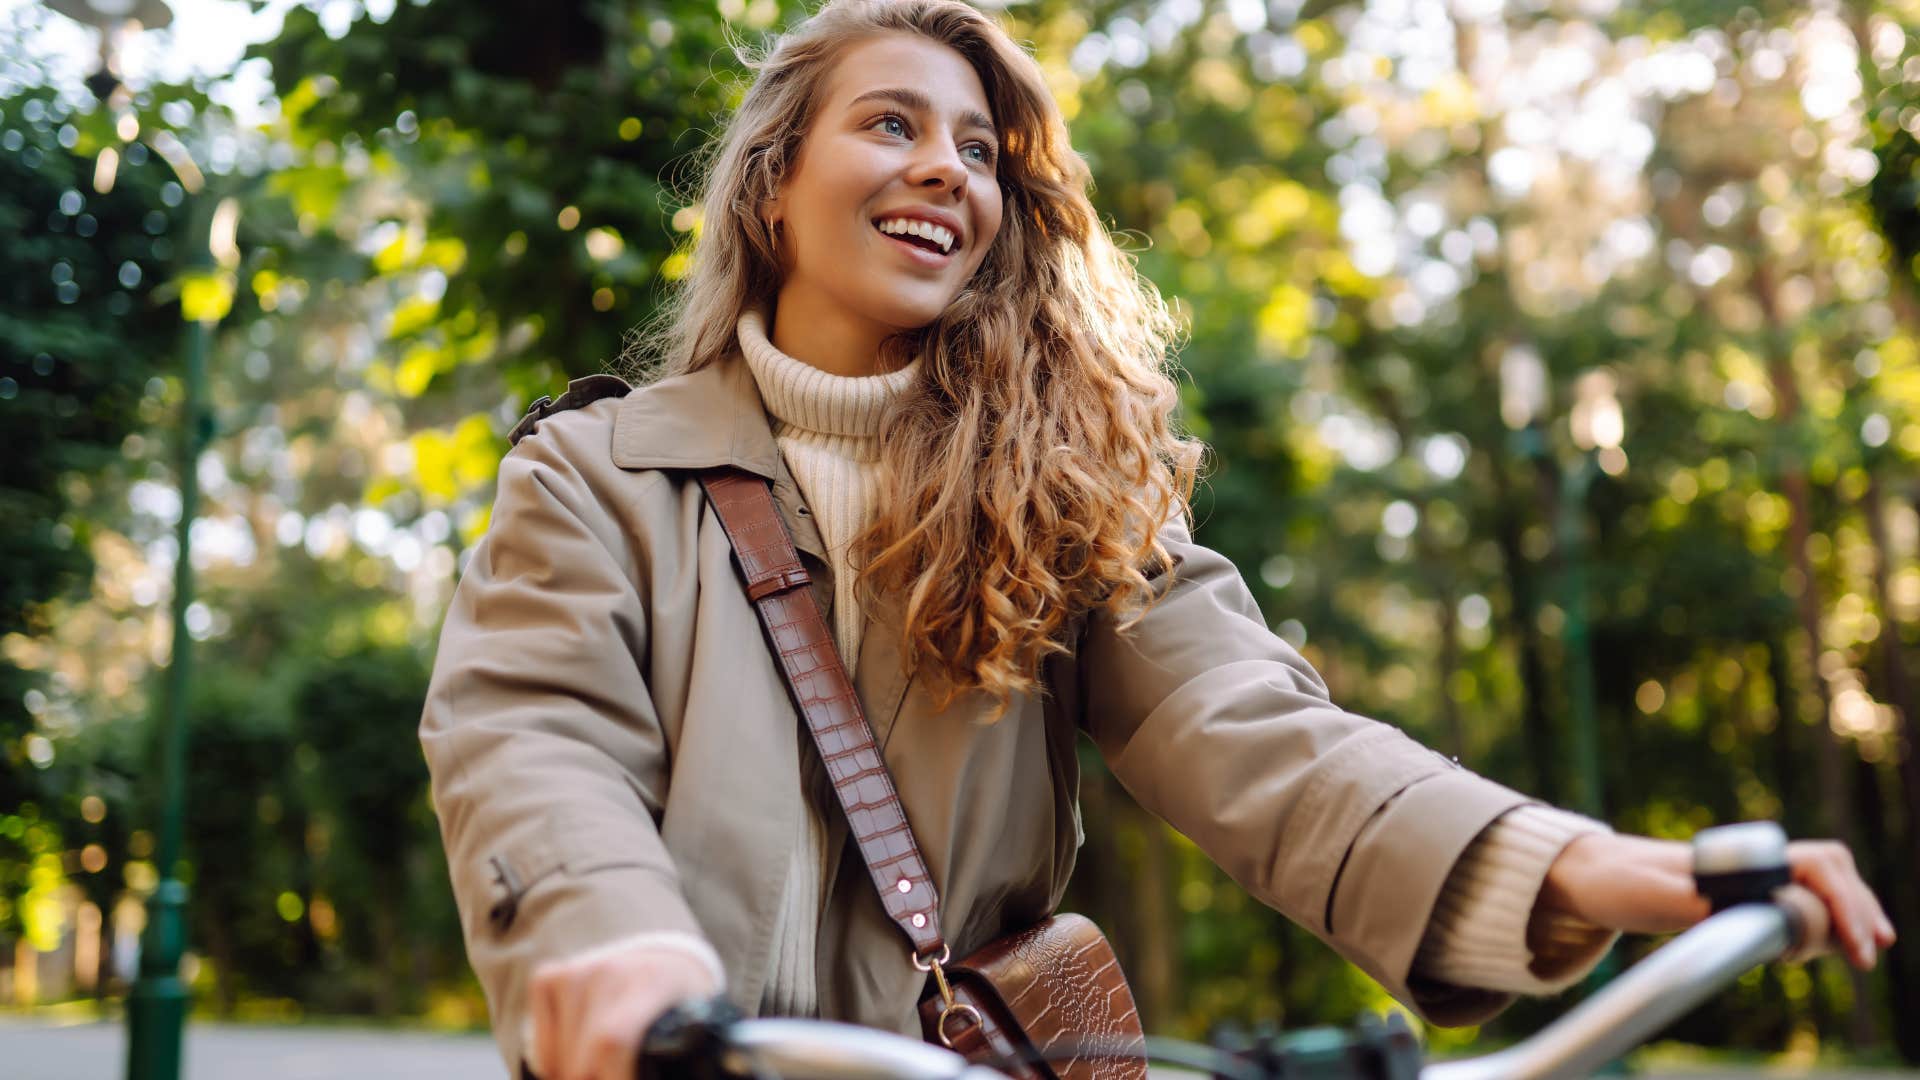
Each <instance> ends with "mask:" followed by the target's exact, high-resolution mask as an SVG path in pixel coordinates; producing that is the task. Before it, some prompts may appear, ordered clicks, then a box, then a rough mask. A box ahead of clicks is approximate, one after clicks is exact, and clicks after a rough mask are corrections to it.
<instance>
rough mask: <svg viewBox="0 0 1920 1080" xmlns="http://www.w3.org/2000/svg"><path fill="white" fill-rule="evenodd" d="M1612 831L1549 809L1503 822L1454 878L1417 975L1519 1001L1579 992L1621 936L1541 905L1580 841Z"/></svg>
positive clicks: (1518, 811) (1464, 858)
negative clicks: (1550, 873)
mask: <svg viewBox="0 0 1920 1080" xmlns="http://www.w3.org/2000/svg"><path fill="white" fill-rule="evenodd" d="M1608 831H1610V830H1608V828H1607V827H1606V826H1605V825H1603V824H1601V823H1600V822H1598V821H1594V820H1593V819H1591V818H1586V817H1582V816H1580V815H1578V814H1571V813H1568V812H1566V811H1564V810H1556V809H1553V808H1552V807H1547V806H1539V805H1528V806H1522V807H1516V808H1515V809H1513V810H1512V811H1510V812H1508V813H1506V814H1504V815H1502V816H1501V817H1500V818H1499V819H1498V820H1496V821H1495V822H1494V823H1493V824H1491V825H1489V826H1487V828H1486V830H1485V831H1484V832H1482V833H1481V834H1480V835H1479V836H1478V837H1476V838H1475V839H1474V842H1473V843H1472V844H1471V845H1469V846H1468V848H1467V850H1466V851H1465V852H1464V853H1462V854H1461V856H1460V861H1459V862H1458V863H1456V864H1455V866H1454V869H1453V871H1452V873H1450V874H1449V875H1448V876H1447V882H1446V886H1445V888H1443V889H1442V890H1441V893H1440V899H1439V901H1438V902H1437V903H1436V904H1435V905H1434V910H1433V918H1432V919H1431V921H1429V923H1428V924H1427V931H1426V934H1425V935H1424V937H1423V938H1422V939H1421V943H1420V951H1419V953H1418V955H1417V956H1416V957H1415V960H1414V968H1415V969H1416V970H1417V971H1418V972H1419V973H1420V974H1421V976H1423V977H1424V978H1427V979H1432V980H1437V981H1439V982H1443V983H1450V984H1452V985H1455V986H1462V987H1476V988H1480V989H1486V990H1498V991H1503V992H1508V993H1518V994H1552V993H1557V992H1559V991H1561V990H1564V989H1566V988H1567V987H1568V986H1571V985H1573V984H1574V983H1575V982H1578V981H1579V980H1580V978H1581V977H1582V976H1584V975H1585V974H1586V973H1587V972H1588V971H1589V970H1590V969H1591V968H1592V967H1593V966H1594V965H1595V964H1597V963H1599V961H1600V958H1601V957H1602V956H1604V955H1606V952H1607V950H1608V949H1609V948H1611V947H1612V945H1613V942H1614V939H1615V938H1617V937H1618V936H1619V935H1618V934H1615V933H1614V932H1612V931H1609V930H1604V929H1601V928H1600V927H1597V926H1594V925H1593V924H1591V923H1589V922H1587V921H1585V920H1583V919H1579V918H1575V917H1573V916H1570V915H1563V914H1557V913H1547V912H1540V911H1536V910H1535V905H1536V901H1537V900H1538V898H1539V895H1540V887H1541V886H1542V885H1543V884H1544V883H1545V882H1546V878H1547V869H1548V868H1549V867H1550V866H1552V865H1553V861H1554V860H1555V859H1557V858H1558V857H1559V856H1560V852H1561V851H1562V850H1564V849H1565V848H1566V846H1567V845H1568V844H1569V843H1572V842H1573V840H1574V839H1575V838H1577V837H1580V836H1584V835H1586V834H1588V833H1595V832H1608ZM1529 939H1531V940H1532V942H1533V945H1534V946H1536V947H1537V948H1536V947H1530V946H1529V944H1528V942H1529Z"/></svg>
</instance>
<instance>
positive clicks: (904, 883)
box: [893, 878, 913, 893]
mask: <svg viewBox="0 0 1920 1080" xmlns="http://www.w3.org/2000/svg"><path fill="white" fill-rule="evenodd" d="M893 887H894V888H896V889H899V890H900V891H901V892H903V893H910V892H912V891H913V882H911V881H908V880H907V879H906V878H901V879H900V880H899V881H897V882H895V883H894V886H893Z"/></svg>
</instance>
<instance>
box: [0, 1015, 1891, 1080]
mask: <svg viewBox="0 0 1920 1080" xmlns="http://www.w3.org/2000/svg"><path fill="white" fill-rule="evenodd" d="M125 1054H126V1036H125V1029H124V1028H123V1027H122V1026H121V1024H120V1023H119V1022H118V1021H114V1022H111V1023H85V1024H74V1025H69V1026H57V1025H53V1024H48V1023H46V1022H43V1021H33V1020H28V1019H24V1018H21V1017H6V1016H0V1077H3V1078H5V1080H121V1077H122V1076H123V1075H124V1074H125V1069H126V1065H125V1061H124V1057H125ZM184 1075H185V1078H186V1080H336V1078H343V1077H351V1078H352V1080H438V1078H440V1077H449V1078H458V1080H506V1069H505V1068H504V1067H502V1066H501V1064H500V1058H499V1057H498V1056H497V1055H496V1054H495V1052H494V1048H493V1040H492V1039H490V1038H488V1037H486V1036H485V1035H441V1034H434V1033H430V1032H414V1031H391V1030H384V1029H378V1028H350V1027H326V1026H320V1025H314V1026H307V1027H268V1026H259V1025H250V1024H248V1025H241V1024H209V1023H199V1024H192V1025H189V1026H188V1028H187V1052H186V1069H185V1073H184ZM1156 1075H1160V1074H1159V1072H1158V1070H1156ZM1165 1075H1166V1076H1168V1077H1175V1076H1181V1075H1183V1074H1180V1073H1177V1072H1169V1073H1167V1074H1165ZM1185 1075H1191V1074H1185ZM1636 1080H1920V1072H1914V1071H1892V1070H1886V1071H1878V1072H1856V1071H1845V1072H1838V1071H1826V1072H1795V1071H1789V1070H1759V1069H1753V1070H1744V1071H1742V1070H1734V1069H1713V1068H1701V1069H1698V1070H1694V1069H1685V1070H1683V1069H1678V1068H1675V1069H1663V1070H1661V1071H1659V1072H1646V1073H1640V1074H1637V1076H1636Z"/></svg>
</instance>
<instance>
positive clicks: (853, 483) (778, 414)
mask: <svg viewBox="0 0 1920 1080" xmlns="http://www.w3.org/2000/svg"><path fill="white" fill-rule="evenodd" d="M739 337H740V351H741V353H742V354H743V355H744V356H745V357H746V360H747V367H748V368H749V369H750V370H751V371H752V372H753V378H754V382H755V383H757V384H758V385H759V387H760V400H761V401H762V402H764V403H765V405H766V407H767V416H768V418H769V419H770V420H771V421H772V426H773V439H774V442H775V443H777V444H779V447H780V457H781V459H782V460H784V461H785V462H786V463H787V471H788V472H790V473H792V474H793V479H794V482H795V483H796V484H798V485H799V486H800V495H801V497H802V498H804V499H805V500H806V503H807V505H808V506H809V507H810V508H812V510H813V515H814V521H815V523H817V524H818V525H819V527H820V539H821V541H822V542H823V543H824V544H825V545H826V548H827V558H828V561H829V562H830V563H831V564H832V566H833V638H834V643H835V644H837V645H839V646H840V658H841V662H842V663H844V664H845V665H846V668H847V672H848V674H849V676H851V674H852V672H853V671H854V670H855V668H856V667H857V666H858V664H859V662H860V634H861V630H862V629H863V627H864V625H865V616H864V613H863V612H862V611H861V610H860V603H859V600H858V598H857V597H856V596H855V594H854V587H853V583H854V578H855V576H856V572H855V568H854V566H853V560H852V552H851V550H850V545H851V544H852V542H853V538H854V537H855V536H857V535H859V533H860V530H861V529H862V528H864V527H865V526H866V523H867V520H868V518H869V516H870V515H871V514H872V512H873V507H874V504H875V502H876V498H877V496H876V491H877V488H878V484H879V473H880V469H879V464H880V421H881V419H882V418H883V417H884V416H885V415H886V411H887V407H888V406H890V405H892V404H893V402H894V400H895V399H896V398H898V397H899V396H900V395H901V393H902V392H904V391H905V390H906V389H907V387H909V386H911V385H912V384H913V380H914V379H915V378H916V377H918V373H919V361H918V360H917V359H916V360H915V361H914V362H913V363H911V364H909V365H907V366H906V367H904V368H901V369H900V370H899V371H892V372H888V373H886V374H884V375H868V376H863V377H848V376H844V375H832V374H829V373H827V372H825V371H821V370H820V369H819V368H816V367H814V366H812V365H810V364H806V363H803V362H802V361H799V360H795V359H794V358H793V357H791V356H788V355H787V354H786V353H783V352H781V351H780V350H779V349H776V348H774V346H773V343H772V342H771V341H769V340H767V324H766V317H765V316H764V315H762V314H761V313H760V312H758V311H749V312H747V313H746V314H744V315H742V316H740V324H739ZM801 738H803V739H804V738H807V735H806V734H805V733H804V732H803V733H802V735H801ZM801 758H802V760H803V761H810V760H812V759H811V758H810V757H809V756H808V755H805V754H803V755H801ZM793 775H794V782H795V783H796V784H798V785H799V786H800V793H801V802H802V804H803V805H805V806H806V807H807V813H806V815H805V818H806V820H804V821H801V822H798V823H796V825H797V829H796V832H797V835H796V837H795V843H794V846H793V861H792V864H791V866H790V867H789V870H788V874H787V891H786V895H785V897H784V899H783V900H782V902H781V905H780V910H781V918H780V925H779V927H778V928H777V929H776V930H775V932H774V944H773V973H772V976H771V977H770V978H769V979H768V980H767V993H766V998H765V1000H764V1001H763V1002H762V1006H763V1008H764V1009H765V1010H766V1011H767V1012H770V1013H773V1014H776V1015H781V1016H811V1015H813V1014H814V1013H815V1012H816V1011H817V1007H818V1003H817V1000H816V997H815V978H816V976H815V972H814V950H815V947H816V941H817V939H818V936H819V925H820V904H821V900H822V893H823V891H824V879H825V876H826V865H825V863H826V834H825V832H824V830H823V829H822V828H821V824H820V814H821V813H822V810H823V808H822V807H820V806H818V805H816V804H815V801H814V800H813V799H811V798H808V796H807V791H808V787H809V785H807V784H806V783H805V782H804V780H803V779H802V776H801V773H800V770H799V769H798V768H796V769H795V770H794V774H793Z"/></svg>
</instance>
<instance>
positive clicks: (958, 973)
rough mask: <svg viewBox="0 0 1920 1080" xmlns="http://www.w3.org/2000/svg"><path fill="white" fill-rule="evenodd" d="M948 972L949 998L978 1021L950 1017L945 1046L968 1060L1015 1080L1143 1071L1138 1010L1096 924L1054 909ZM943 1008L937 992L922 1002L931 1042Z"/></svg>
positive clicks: (1112, 1077) (1140, 1074) (1100, 1077)
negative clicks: (966, 1007) (948, 1041)
mask: <svg viewBox="0 0 1920 1080" xmlns="http://www.w3.org/2000/svg"><path fill="white" fill-rule="evenodd" d="M947 978H948V979H949V980H950V981H951V983H952V984H953V993H954V1000H956V1001H959V1002H964V1003H965V1004H967V1005H971V1006H972V1007H973V1008H974V1009H976V1010H978V1012H979V1014H980V1016H981V1018H982V1020H983V1023H980V1024H973V1023H971V1022H969V1021H968V1019H967V1018H965V1017H961V1016H956V1017H953V1018H950V1019H949V1020H948V1025H947V1036H948V1038H949V1039H951V1040H952V1043H953V1048H954V1049H955V1050H956V1051H959V1052H960V1053H961V1054H962V1055H964V1056H965V1057H967V1058H968V1059H969V1060H975V1061H980V1062H983V1063H986V1064H990V1065H992V1066H993V1067H995V1068H998V1069H1001V1070H1002V1071H1005V1072H1006V1073H1007V1074H1008V1075H1009V1076H1012V1077H1015V1078H1016V1080H1047V1078H1051V1077H1059V1078H1060V1080H1143V1078H1144V1077H1145V1076H1146V1075H1147V1069H1146V1063H1145V1061H1144V1060H1143V1059H1142V1058H1141V1057H1140V1056H1139V1055H1140V1053H1141V1051H1142V1049H1143V1047H1144V1043H1143V1042H1142V1039H1143V1032H1142V1030H1141V1027H1140V1014H1139V1012H1138V1010H1137V1009H1135V1007H1134V1003H1133V993H1132V991H1130V990H1129V989H1128V988H1127V979H1126V975H1125V973H1123V972H1122V971H1121V970H1120V962H1119V960H1117V959H1116V958H1115V957H1114V955H1113V948H1112V946H1110V945H1109V944H1108V943H1107V939H1106V937H1105V936H1104V935H1102V934H1101V933H1100V928H1099V927H1097V926H1095V925H1094V924H1093V923H1092V922H1091V921H1090V920H1088V919H1087V918H1085V917H1084V916H1080V915H1071V914H1068V915H1056V916H1054V917H1053V918H1050V919H1046V920H1044V921H1042V922H1040V923H1039V924H1037V925H1035V926H1033V927H1030V928H1028V929H1026V930H1023V931H1020V932H1018V933H1014V934H1008V935H1006V936H1004V937H1000V938H996V939H995V940H994V941H992V942H990V943H988V944H987V945H986V947H984V948H982V949H980V950H979V951H977V952H975V953H973V954H972V955H970V956H968V957H967V958H966V959H964V960H962V961H960V962H958V963H955V964H950V965H948V966H947ZM942 1004H943V1003H942V1002H941V1000H940V998H939V997H938V996H937V995H935V996H930V997H928V998H926V999H924V1000H923V1001H922V1002H921V1003H920V1014H921V1020H922V1022H923V1026H924V1027H925V1029H926V1032H927V1036H928V1038H929V1039H933V1040H937V1039H938V1038H939V1031H938V1030H937V1025H938V1024H939V1018H940V1013H941V1007H942ZM1023 1032H1024V1034H1025V1038H1024V1039H1023V1038H1021V1035H1022V1033H1023ZM1014 1062H1019V1063H1020V1064H1019V1065H1018V1066H1017V1067H1016V1066H1015V1065H1014V1064H1013V1063H1014Z"/></svg>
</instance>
